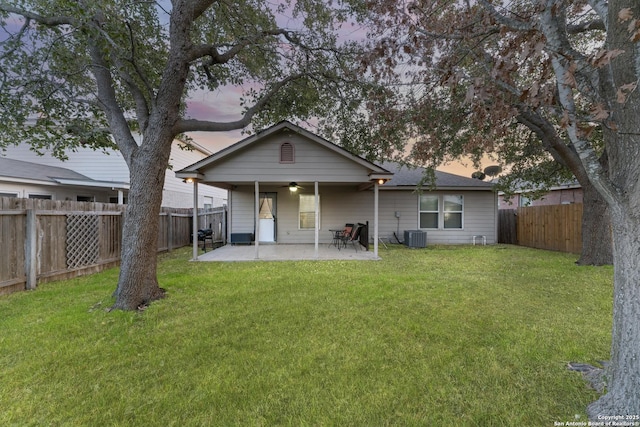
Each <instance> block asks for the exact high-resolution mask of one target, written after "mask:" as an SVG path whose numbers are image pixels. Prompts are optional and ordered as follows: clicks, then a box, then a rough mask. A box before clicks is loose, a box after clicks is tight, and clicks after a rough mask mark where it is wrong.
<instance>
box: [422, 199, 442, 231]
mask: <svg viewBox="0 0 640 427" xmlns="http://www.w3.org/2000/svg"><path fill="white" fill-rule="evenodd" d="M439 207H440V198H439V197H438V196H426V195H422V196H420V228H438V223H439V222H440V221H438V218H439V212H440V208H439Z"/></svg>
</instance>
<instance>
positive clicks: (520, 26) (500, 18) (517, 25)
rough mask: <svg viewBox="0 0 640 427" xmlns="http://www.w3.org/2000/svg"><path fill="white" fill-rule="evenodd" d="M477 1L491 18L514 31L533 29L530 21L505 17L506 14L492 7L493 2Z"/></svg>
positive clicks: (486, 0)
mask: <svg viewBox="0 0 640 427" xmlns="http://www.w3.org/2000/svg"><path fill="white" fill-rule="evenodd" d="M479 3H480V5H481V6H482V7H483V8H484V9H485V10H486V11H487V12H489V14H490V15H491V17H492V18H493V19H495V20H496V21H497V22H498V23H499V24H501V25H504V26H505V27H507V28H510V29H512V30H515V31H531V30H533V29H535V28H534V26H533V25H532V24H531V23H530V22H525V21H519V20H516V19H510V18H507V17H506V16H504V15H503V14H501V13H500V12H498V11H497V10H496V8H495V7H493V4H491V3H490V2H489V1H488V0H479Z"/></svg>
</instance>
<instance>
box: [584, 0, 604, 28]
mask: <svg viewBox="0 0 640 427" xmlns="http://www.w3.org/2000/svg"><path fill="white" fill-rule="evenodd" d="M588 2H589V5H590V6H591V8H593V10H594V11H595V12H596V13H597V14H598V16H599V17H600V20H601V21H602V23H603V26H604V29H605V30H607V29H608V28H607V27H608V22H607V15H608V13H609V12H608V9H609V5H608V2H607V0H588Z"/></svg>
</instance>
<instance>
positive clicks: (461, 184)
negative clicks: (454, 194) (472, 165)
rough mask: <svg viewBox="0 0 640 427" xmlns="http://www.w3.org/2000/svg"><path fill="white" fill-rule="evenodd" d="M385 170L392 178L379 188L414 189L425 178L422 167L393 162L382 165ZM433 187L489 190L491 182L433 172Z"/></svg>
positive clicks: (439, 188)
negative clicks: (434, 180) (434, 177)
mask: <svg viewBox="0 0 640 427" xmlns="http://www.w3.org/2000/svg"><path fill="white" fill-rule="evenodd" d="M383 166H384V168H385V169H387V170H389V171H390V172H393V178H392V179H391V180H390V181H388V182H386V183H385V184H384V185H383V186H382V187H381V188H385V189H386V188H402V187H405V188H415V187H416V186H418V185H419V184H420V182H421V181H422V179H423V178H424V176H425V172H426V169H425V168H422V167H410V166H405V165H401V164H400V163H395V162H385V163H383ZM435 175H436V182H435V186H436V189H438V190H448V189H456V190H461V189H468V190H491V189H492V188H493V184H492V183H491V182H486V181H480V180H479V179H473V178H467V177H464V176H460V175H454V174H452V173H447V172H442V171H439V170H436V171H435Z"/></svg>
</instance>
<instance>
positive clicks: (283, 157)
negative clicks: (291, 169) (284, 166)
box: [280, 142, 295, 163]
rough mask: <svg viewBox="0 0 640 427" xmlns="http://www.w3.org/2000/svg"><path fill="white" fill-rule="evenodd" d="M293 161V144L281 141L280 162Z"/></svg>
mask: <svg viewBox="0 0 640 427" xmlns="http://www.w3.org/2000/svg"><path fill="white" fill-rule="evenodd" d="M294 161H295V156H294V149H293V144H292V143H290V142H283V143H282V145H280V163H293V162H294Z"/></svg>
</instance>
